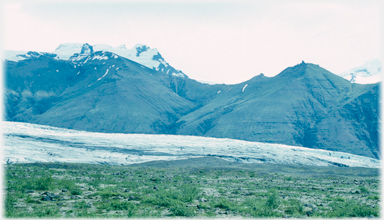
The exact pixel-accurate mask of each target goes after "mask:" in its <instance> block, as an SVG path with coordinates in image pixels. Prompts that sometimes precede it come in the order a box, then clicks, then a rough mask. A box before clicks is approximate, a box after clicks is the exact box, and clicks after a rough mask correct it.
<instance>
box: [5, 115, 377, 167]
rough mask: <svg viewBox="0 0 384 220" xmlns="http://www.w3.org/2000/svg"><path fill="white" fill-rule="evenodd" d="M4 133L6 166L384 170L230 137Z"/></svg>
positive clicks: (48, 130) (334, 155)
mask: <svg viewBox="0 0 384 220" xmlns="http://www.w3.org/2000/svg"><path fill="white" fill-rule="evenodd" d="M3 132H4V136H3V137H4V145H5V146H4V148H3V153H4V157H3V163H5V162H6V161H8V162H16V163H24V162H69V163H108V164H115V165H128V164H133V163H143V162H148V161H154V160H179V159H186V158H195V157H206V156H212V157H219V158H223V159H226V160H230V161H239V162H244V163H277V164H302V165H316V166H351V167H374V168H378V167H380V161H379V160H376V159H373V158H367V157H363V156H357V155H353V154H349V153H343V152H332V151H327V150H319V149H311V148H305V147H296V146H288V145H283V144H270V143H259V142H250V141H241V140H233V139H226V138H206V137H197V136H181V135H150V134H113V133H95V132H85V131H76V130H69V129H63V128H55V127H50V126H43V125H36V124H29V123H22V122H3Z"/></svg>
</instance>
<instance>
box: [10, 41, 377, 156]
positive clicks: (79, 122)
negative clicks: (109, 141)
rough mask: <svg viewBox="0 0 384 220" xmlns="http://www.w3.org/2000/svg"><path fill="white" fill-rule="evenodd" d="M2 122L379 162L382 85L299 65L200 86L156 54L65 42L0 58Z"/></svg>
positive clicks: (137, 48)
mask: <svg viewBox="0 0 384 220" xmlns="http://www.w3.org/2000/svg"><path fill="white" fill-rule="evenodd" d="M5 58H6V59H5V61H4V62H5V71H4V72H5V119H6V120H7V121H18V122H29V123H35V124H41V125H50V126H54V127H60V128H69V129H75V130H84V131H92V132H104V133H145V134H176V135H195V136H206V137H218V138H232V139H240V140H247V141H257V142H264V143H280V144H286V145H294V146H304V147H308V148H316V149H326V150H331V151H342V152H347V153H352V154H357V155H362V156H368V157H372V158H376V159H380V151H379V126H378V122H379V117H378V115H379V91H380V88H379V87H380V84H379V83H375V84H365V85H362V84H357V83H351V82H350V81H349V80H346V79H344V78H342V77H340V76H337V75H335V74H333V73H331V72H329V71H327V70H325V69H323V68H321V67H320V66H318V65H315V64H310V63H305V62H302V63H300V64H298V65H295V66H293V67H288V68H286V69H285V70H283V71H282V72H281V73H280V74H278V75H276V76H274V77H266V76H264V75H263V74H260V75H258V76H255V77H253V78H252V79H250V80H248V81H246V82H243V83H239V84H236V85H225V84H216V85H208V84H204V83H200V82H197V81H195V80H193V79H190V78H189V77H187V76H186V75H185V74H184V73H182V72H181V71H180V70H176V69H175V68H173V67H171V66H170V65H169V64H168V63H167V62H166V61H165V60H164V58H163V57H162V56H161V55H160V53H159V52H158V51H157V50H156V49H151V48H149V47H147V46H145V45H136V46H135V47H134V48H132V49H130V50H128V49H126V47H125V46H119V47H116V48H113V47H109V46H106V45H94V46H91V45H89V44H81V45H78V44H63V45H60V46H59V47H58V48H57V49H56V50H55V52H53V53H43V52H31V51H29V52H12V51H8V52H7V53H5Z"/></svg>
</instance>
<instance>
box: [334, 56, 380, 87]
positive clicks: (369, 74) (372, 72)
mask: <svg viewBox="0 0 384 220" xmlns="http://www.w3.org/2000/svg"><path fill="white" fill-rule="evenodd" d="M339 76H341V77H343V78H344V79H346V80H348V81H350V82H351V83H359V84H371V83H377V82H381V81H382V72H381V62H380V60H379V59H374V60H369V61H367V62H365V63H364V64H363V65H361V66H359V67H355V68H353V69H350V70H348V71H345V72H343V73H341V74H339Z"/></svg>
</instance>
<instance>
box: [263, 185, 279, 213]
mask: <svg viewBox="0 0 384 220" xmlns="http://www.w3.org/2000/svg"><path fill="white" fill-rule="evenodd" d="M265 205H266V206H267V207H268V208H270V209H276V208H277V207H279V205H280V197H279V194H278V193H277V190H276V189H272V190H270V191H269V192H268V193H267V201H266V202H265Z"/></svg>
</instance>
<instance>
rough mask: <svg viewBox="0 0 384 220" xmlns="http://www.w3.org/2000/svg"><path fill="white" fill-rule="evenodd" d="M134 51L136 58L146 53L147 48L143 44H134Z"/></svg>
mask: <svg viewBox="0 0 384 220" xmlns="http://www.w3.org/2000/svg"><path fill="white" fill-rule="evenodd" d="M134 48H135V50H136V51H137V53H136V56H137V57H138V56H140V54H141V53H143V52H146V51H148V49H149V47H148V46H147V45H144V44H136V45H135V46H134Z"/></svg>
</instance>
